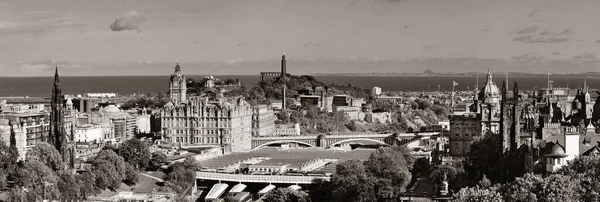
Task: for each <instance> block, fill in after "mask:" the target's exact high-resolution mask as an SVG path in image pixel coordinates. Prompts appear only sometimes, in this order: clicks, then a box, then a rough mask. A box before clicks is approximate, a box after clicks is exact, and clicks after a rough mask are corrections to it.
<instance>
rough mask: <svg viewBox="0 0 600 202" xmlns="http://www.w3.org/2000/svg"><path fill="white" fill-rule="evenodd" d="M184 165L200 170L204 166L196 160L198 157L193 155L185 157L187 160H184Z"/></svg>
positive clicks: (187, 167)
mask: <svg viewBox="0 0 600 202" xmlns="http://www.w3.org/2000/svg"><path fill="white" fill-rule="evenodd" d="M182 165H183V167H185V168H186V169H191V170H194V171H197V170H200V169H201V168H202V165H200V163H198V162H196V159H195V158H194V157H193V156H188V157H185V160H184V161H183V164H182Z"/></svg>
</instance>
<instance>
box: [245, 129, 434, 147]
mask: <svg viewBox="0 0 600 202" xmlns="http://www.w3.org/2000/svg"><path fill="white" fill-rule="evenodd" d="M434 135H439V132H424V133H385V134H377V133H360V134H356V133H349V134H336V135H326V134H320V135H301V136H277V137H253V138H252V149H258V148H262V147H265V146H269V145H275V144H287V143H295V144H298V145H304V146H308V147H334V146H339V145H342V144H345V143H356V142H359V143H364V142H370V143H376V144H381V145H403V144H405V143H407V142H410V141H412V140H416V139H420V138H422V137H429V136H434Z"/></svg>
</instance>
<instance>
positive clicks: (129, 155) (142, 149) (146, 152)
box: [119, 138, 151, 169]
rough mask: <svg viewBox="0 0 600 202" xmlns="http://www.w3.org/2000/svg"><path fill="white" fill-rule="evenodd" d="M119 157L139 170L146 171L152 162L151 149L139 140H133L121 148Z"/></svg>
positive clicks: (126, 142)
mask: <svg viewBox="0 0 600 202" xmlns="http://www.w3.org/2000/svg"><path fill="white" fill-rule="evenodd" d="M119 155H120V156H122V157H123V159H125V161H126V162H128V163H130V164H131V165H133V166H134V167H135V168H137V169H144V168H146V167H147V166H148V162H149V161H150V157H151V154H150V149H149V148H148V145H147V144H146V143H144V142H142V141H141V140H139V139H137V138H132V139H129V140H127V141H125V143H123V145H122V146H121V147H120V148H119Z"/></svg>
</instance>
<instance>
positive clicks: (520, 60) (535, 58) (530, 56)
mask: <svg viewBox="0 0 600 202" xmlns="http://www.w3.org/2000/svg"><path fill="white" fill-rule="evenodd" d="M544 60H546V58H545V57H544V56H542V55H540V54H539V53H537V52H534V53H525V54H522V55H513V56H511V57H510V60H509V62H510V63H511V64H518V65H528V66H530V65H537V64H542V63H543V62H544Z"/></svg>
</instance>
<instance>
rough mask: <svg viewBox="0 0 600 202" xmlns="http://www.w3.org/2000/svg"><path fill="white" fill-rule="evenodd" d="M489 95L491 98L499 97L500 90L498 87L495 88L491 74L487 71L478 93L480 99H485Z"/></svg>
mask: <svg viewBox="0 0 600 202" xmlns="http://www.w3.org/2000/svg"><path fill="white" fill-rule="evenodd" d="M490 95H491V96H493V97H497V96H500V90H499V89H498V86H496V83H494V82H493V81H492V73H490V72H489V70H488V74H487V79H486V82H485V84H483V87H482V88H481V91H480V97H481V98H485V97H487V96H490Z"/></svg>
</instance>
